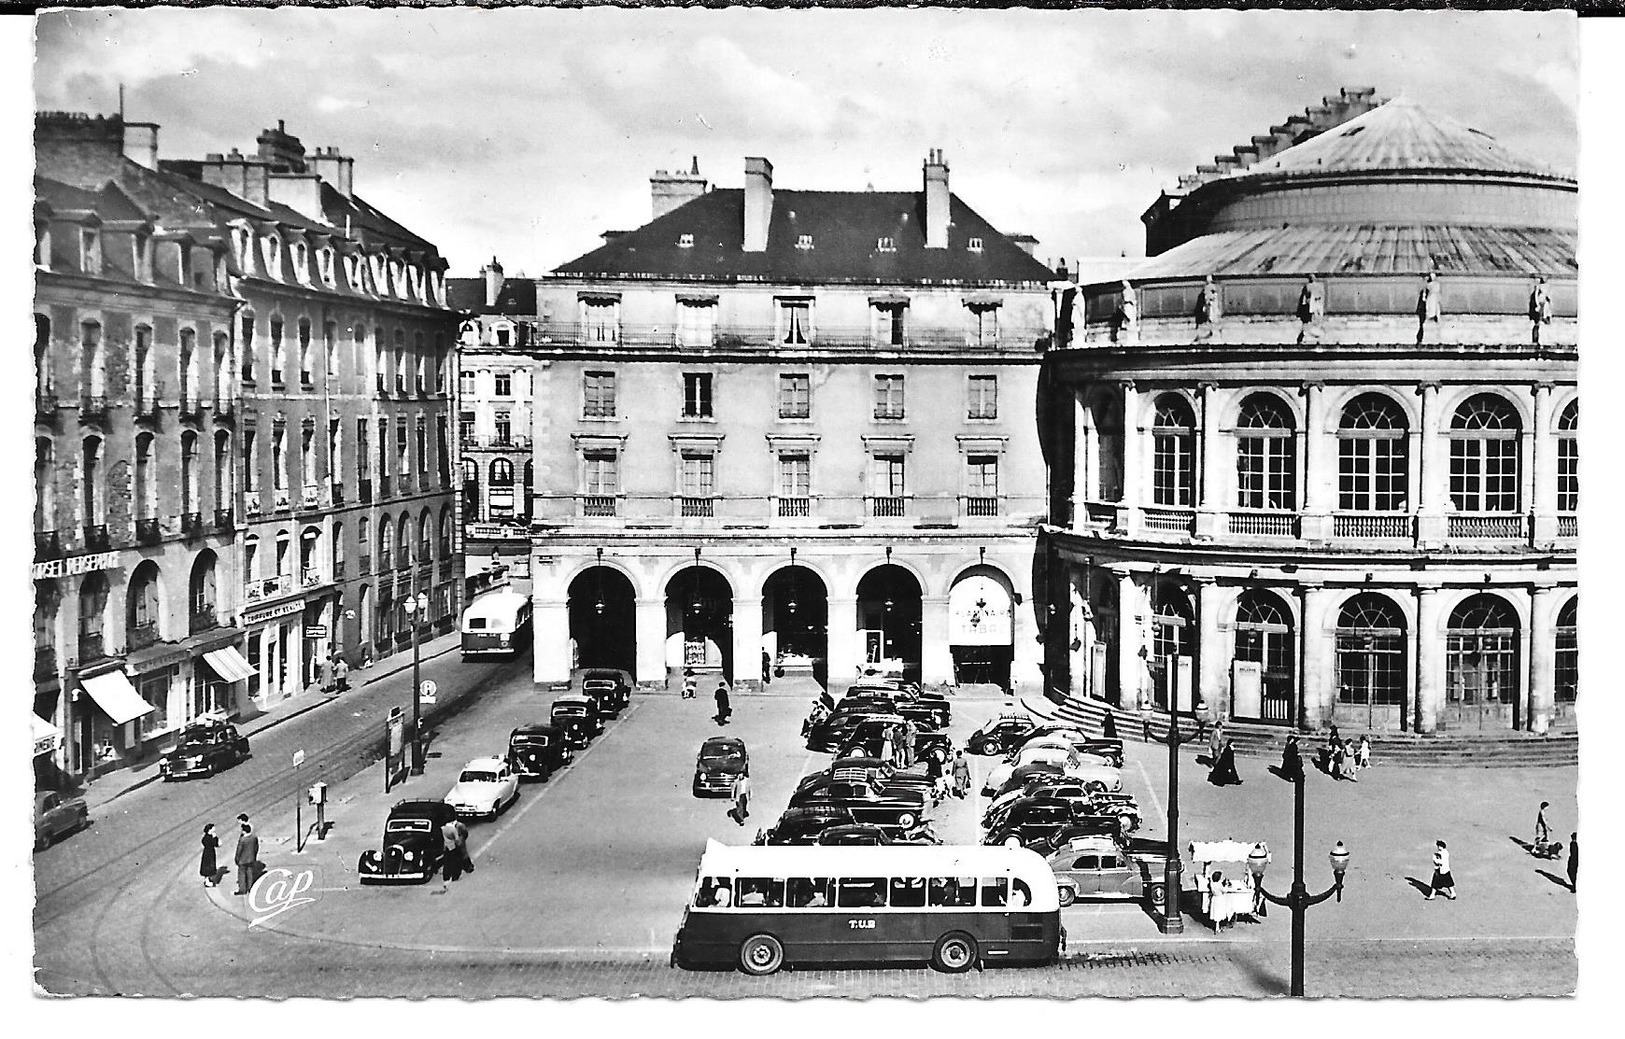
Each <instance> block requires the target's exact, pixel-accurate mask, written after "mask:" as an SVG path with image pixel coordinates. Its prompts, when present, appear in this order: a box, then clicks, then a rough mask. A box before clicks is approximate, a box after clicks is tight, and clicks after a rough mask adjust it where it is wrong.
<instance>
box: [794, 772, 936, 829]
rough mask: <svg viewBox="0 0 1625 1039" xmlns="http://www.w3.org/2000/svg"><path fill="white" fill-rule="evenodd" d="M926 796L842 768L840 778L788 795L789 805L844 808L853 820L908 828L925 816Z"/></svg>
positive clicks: (831, 778)
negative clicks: (881, 783) (882, 784)
mask: <svg viewBox="0 0 1625 1039" xmlns="http://www.w3.org/2000/svg"><path fill="white" fill-rule="evenodd" d="M925 801H926V795H925V794H923V793H921V792H920V791H918V790H910V789H907V788H904V787H899V786H892V785H888V786H885V787H881V786H879V785H877V784H875V783H874V782H870V781H865V780H863V779H860V778H859V777H858V775H857V774H856V770H852V772H850V773H849V772H848V771H846V770H843V771H842V772H841V774H840V778H835V777H830V778H827V779H820V780H819V781H818V782H816V783H813V784H811V785H808V786H805V787H802V788H801V789H799V790H797V791H796V792H795V793H794V794H792V795H791V796H790V807H791V808H845V809H846V810H847V811H849V812H851V813H852V820H853V821H854V822H860V823H874V824H875V825H877V826H891V827H897V828H899V829H904V830H906V829H909V828H911V827H912V826H914V824H916V823H918V822H919V821H920V820H921V819H924V818H925Z"/></svg>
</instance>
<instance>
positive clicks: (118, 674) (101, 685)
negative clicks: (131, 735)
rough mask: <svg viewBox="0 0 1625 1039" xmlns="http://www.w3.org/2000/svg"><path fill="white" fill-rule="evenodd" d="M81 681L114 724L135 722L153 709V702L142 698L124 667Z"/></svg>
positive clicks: (86, 690)
mask: <svg viewBox="0 0 1625 1039" xmlns="http://www.w3.org/2000/svg"><path fill="white" fill-rule="evenodd" d="M79 681H80V683H81V684H82V685H83V686H84V687H85V692H87V693H89V694H90V698H91V699H92V700H95V701H96V706H97V707H100V708H101V709H102V712H103V713H104V714H106V715H107V717H108V719H109V720H111V721H112V723H113V724H114V725H123V724H124V723H125V722H133V721H135V720H136V719H137V718H139V717H141V716H142V715H144V714H147V713H149V712H150V711H151V710H152V704H150V703H148V702H147V701H145V700H143V699H141V694H140V693H138V692H136V691H135V686H133V685H131V684H130V679H129V676H128V675H126V674H125V673H124V670H123V668H120V669H119V670H117V671H109V672H107V673H106V674H101V675H95V676H93V677H91V678H81V679H80V680H79Z"/></svg>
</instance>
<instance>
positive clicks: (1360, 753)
mask: <svg viewBox="0 0 1625 1039" xmlns="http://www.w3.org/2000/svg"><path fill="white" fill-rule="evenodd" d="M1320 767H1321V768H1322V769H1324V770H1325V771H1326V774H1327V775H1328V776H1331V777H1332V778H1333V779H1347V780H1349V781H1350V782H1353V783H1358V782H1359V781H1360V777H1359V775H1358V773H1359V772H1360V770H1361V769H1366V768H1370V767H1371V737H1370V736H1369V735H1365V734H1362V735H1361V736H1360V742H1358V743H1355V742H1353V741H1352V740H1345V739H1344V738H1343V737H1342V736H1341V735H1340V734H1339V733H1338V731H1337V726H1335V725H1333V726H1332V727H1331V731H1330V732H1328V733H1327V734H1326V742H1325V744H1323V745H1322V746H1321V748H1320Z"/></svg>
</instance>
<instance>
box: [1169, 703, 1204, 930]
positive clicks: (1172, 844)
mask: <svg viewBox="0 0 1625 1039" xmlns="http://www.w3.org/2000/svg"><path fill="white" fill-rule="evenodd" d="M1195 738H1196V736H1195V734H1194V733H1193V734H1192V735H1190V736H1181V735H1180V734H1179V715H1178V713H1177V712H1176V711H1175V710H1174V707H1173V704H1171V703H1170V704H1169V705H1168V735H1166V736H1165V737H1163V740H1162V742H1164V743H1166V744H1167V745H1168V855H1167V864H1166V866H1165V868H1164V870H1163V875H1162V889H1163V903H1162V924H1161V926H1162V933H1163V934H1184V933H1185V918H1184V917H1183V916H1182V915H1180V912H1179V895H1180V889H1179V885H1180V878H1181V875H1182V874H1183V872H1184V869H1185V863H1184V862H1183V861H1181V860H1180V858H1179V748H1180V746H1182V745H1183V744H1186V743H1189V742H1190V741H1191V740H1193V739H1195Z"/></svg>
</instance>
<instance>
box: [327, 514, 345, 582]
mask: <svg viewBox="0 0 1625 1039" xmlns="http://www.w3.org/2000/svg"><path fill="white" fill-rule="evenodd" d="M328 544H330V545H332V546H333V577H334V579H335V580H336V579H340V578H343V577H344V524H342V523H340V522H338V521H337V520H334V521H333V532H332V536H331V538H330V539H329V541H328Z"/></svg>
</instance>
